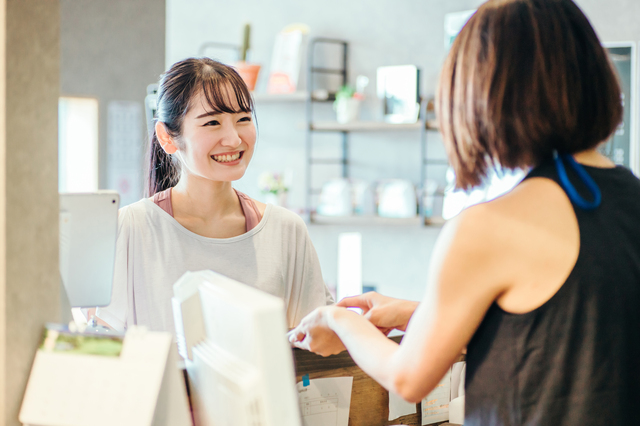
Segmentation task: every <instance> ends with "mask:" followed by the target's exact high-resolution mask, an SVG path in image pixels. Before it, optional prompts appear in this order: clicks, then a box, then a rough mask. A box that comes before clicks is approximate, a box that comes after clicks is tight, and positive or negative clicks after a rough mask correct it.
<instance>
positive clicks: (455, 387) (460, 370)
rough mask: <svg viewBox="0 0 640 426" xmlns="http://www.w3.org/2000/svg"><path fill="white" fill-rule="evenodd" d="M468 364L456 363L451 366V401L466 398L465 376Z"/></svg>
mask: <svg viewBox="0 0 640 426" xmlns="http://www.w3.org/2000/svg"><path fill="white" fill-rule="evenodd" d="M465 366H466V363H465V362H464V361H461V362H456V363H455V364H453V365H452V366H451V401H453V400H454V399H456V398H457V397H459V396H464V374H465V370H466V368H465Z"/></svg>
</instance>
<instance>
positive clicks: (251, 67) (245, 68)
mask: <svg viewBox="0 0 640 426" xmlns="http://www.w3.org/2000/svg"><path fill="white" fill-rule="evenodd" d="M234 67H235V69H236V71H238V74H240V77H242V79H243V80H244V82H245V83H246V84H247V87H248V88H249V90H253V89H255V88H256V81H258V74H259V73H260V65H258V64H251V63H248V62H245V61H239V62H236V64H235V66H234Z"/></svg>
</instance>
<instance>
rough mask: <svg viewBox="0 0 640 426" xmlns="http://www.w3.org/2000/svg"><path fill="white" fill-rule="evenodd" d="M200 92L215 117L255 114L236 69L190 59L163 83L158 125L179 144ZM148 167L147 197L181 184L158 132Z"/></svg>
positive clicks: (149, 152) (175, 67)
mask: <svg viewBox="0 0 640 426" xmlns="http://www.w3.org/2000/svg"><path fill="white" fill-rule="evenodd" d="M225 88H230V89H231V90H232V91H233V93H234V94H235V97H236V101H237V103H238V106H239V110H236V109H234V107H233V105H231V104H230V103H229V99H228V98H227V96H226V95H225V93H226V91H225ZM200 91H202V93H203V94H204V97H205V99H206V100H207V103H208V105H209V107H210V108H211V111H212V112H214V113H239V112H248V113H253V99H252V98H251V93H250V92H249V89H248V88H247V85H246V84H245V82H244V81H243V80H242V78H241V77H240V75H239V74H238V73H237V72H236V71H235V70H234V69H233V68H232V67H230V66H228V65H224V64H222V63H220V62H217V61H214V60H213V59H210V58H188V59H185V60H182V61H180V62H176V63H175V64H173V65H172V66H171V68H170V69H169V70H168V71H167V72H166V73H164V74H163V76H162V78H161V79H160V84H159V87H158V101H157V108H156V116H155V117H154V124H155V123H156V122H158V121H159V122H161V123H164V126H165V128H166V129H167V132H168V133H169V135H170V136H171V137H172V138H173V140H174V142H176V143H178V144H179V142H180V140H179V138H180V136H181V135H182V124H183V121H184V117H185V115H186V114H187V112H188V111H189V108H190V107H191V100H192V99H193V97H194V96H195V95H196V94H197V93H199V92H200ZM147 164H148V170H147V173H146V177H147V181H146V184H145V193H146V194H145V196H146V197H151V196H153V195H154V194H155V193H157V192H161V191H164V190H165V189H168V188H171V187H173V186H175V185H176V184H177V183H178V179H179V177H180V164H179V163H178V161H177V160H175V159H174V158H172V156H171V155H168V154H167V153H166V152H164V150H163V149H162V147H161V146H160V142H159V141H158V137H157V136H156V131H155V128H154V130H153V134H152V135H151V138H150V141H149V147H148V150H147Z"/></svg>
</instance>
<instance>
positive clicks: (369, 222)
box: [311, 214, 444, 227]
mask: <svg viewBox="0 0 640 426" xmlns="http://www.w3.org/2000/svg"><path fill="white" fill-rule="evenodd" d="M422 221H423V218H422V217H420V216H415V217H410V218H406V219H396V218H390V217H380V216H322V215H318V214H314V215H312V216H311V223H312V224H315V225H334V226H416V227H418V226H420V225H422ZM442 224H444V221H443V220H442V219H441V218H440V219H437V218H433V219H429V220H428V221H427V225H429V226H441V225H442Z"/></svg>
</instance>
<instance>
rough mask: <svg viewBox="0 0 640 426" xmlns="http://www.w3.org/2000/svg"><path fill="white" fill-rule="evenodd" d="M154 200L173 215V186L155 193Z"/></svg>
mask: <svg viewBox="0 0 640 426" xmlns="http://www.w3.org/2000/svg"><path fill="white" fill-rule="evenodd" d="M153 202H154V203H156V204H157V205H158V207H160V208H161V209H162V210H164V211H165V212H167V213H168V214H169V215H170V216H171V217H173V207H172V206H171V188H169V189H165V190H164V191H161V192H156V193H155V194H154V195H153Z"/></svg>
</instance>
